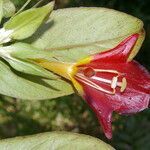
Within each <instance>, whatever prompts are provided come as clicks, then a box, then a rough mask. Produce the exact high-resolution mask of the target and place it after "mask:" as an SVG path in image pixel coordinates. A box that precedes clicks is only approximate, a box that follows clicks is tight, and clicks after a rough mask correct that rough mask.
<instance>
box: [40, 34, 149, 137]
mask: <svg viewBox="0 0 150 150" xmlns="http://www.w3.org/2000/svg"><path fill="white" fill-rule="evenodd" d="M138 37H139V35H138V34H133V35H131V36H129V37H128V38H126V39H125V40H124V41H122V42H121V43H120V44H119V45H118V46H116V47H115V48H113V49H110V50H108V51H105V52H102V53H99V54H95V55H92V56H89V57H87V58H85V59H83V60H80V61H79V62H77V63H74V64H70V63H62V62H61V63H60V62H47V61H38V64H40V65H41V66H43V67H44V68H47V69H49V70H51V71H53V72H55V73H57V74H59V75H61V76H63V77H65V78H67V79H69V80H71V81H72V83H73V85H74V87H75V88H76V89H77V91H78V92H79V94H80V95H81V96H82V97H83V99H84V100H85V101H86V102H87V103H88V105H89V106H90V107H91V108H92V110H93V111H94V112H95V114H96V116H97V118H98V120H99V122H100V124H101V126H102V128H103V131H104V133H105V135H106V137H107V138H108V139H111V138H112V128H111V122H112V112H117V113H119V114H133V113H137V112H139V111H142V110H144V109H146V108H148V105H149V99H150V74H149V72H148V71H147V70H146V69H145V68H144V67H143V66H141V65H140V64H139V63H138V62H136V61H133V60H132V61H130V62H128V61H127V59H128V57H129V55H130V53H131V51H132V49H133V47H134V45H135V43H136V41H137V39H138ZM54 66H55V67H54Z"/></svg>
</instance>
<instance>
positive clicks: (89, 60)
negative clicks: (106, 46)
mask: <svg viewBox="0 0 150 150" xmlns="http://www.w3.org/2000/svg"><path fill="white" fill-rule="evenodd" d="M92 59H93V56H89V57H86V58H84V59H82V60H80V61H78V62H77V63H76V64H75V66H80V65H85V64H88V63H90V62H91V60H92Z"/></svg>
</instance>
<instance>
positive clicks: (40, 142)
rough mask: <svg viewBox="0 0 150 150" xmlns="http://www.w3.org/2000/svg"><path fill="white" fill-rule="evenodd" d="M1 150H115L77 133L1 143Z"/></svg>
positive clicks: (34, 136) (49, 134) (35, 136)
mask: <svg viewBox="0 0 150 150" xmlns="http://www.w3.org/2000/svg"><path fill="white" fill-rule="evenodd" d="M0 149H1V150H114V148H113V147H111V146H110V145H108V144H106V143H104V142H103V141H101V140H99V139H97V138H94V137H91V136H87V135H83V134H77V133H69V132H51V133H42V134H37V135H32V136H26V137H17V138H12V139H6V140H2V141H0Z"/></svg>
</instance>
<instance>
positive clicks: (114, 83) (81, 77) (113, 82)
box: [76, 69, 127, 94]
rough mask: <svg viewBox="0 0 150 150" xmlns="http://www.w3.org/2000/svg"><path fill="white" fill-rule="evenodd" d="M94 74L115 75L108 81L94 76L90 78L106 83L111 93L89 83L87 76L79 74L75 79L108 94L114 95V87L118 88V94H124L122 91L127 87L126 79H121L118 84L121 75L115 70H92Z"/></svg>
mask: <svg viewBox="0 0 150 150" xmlns="http://www.w3.org/2000/svg"><path fill="white" fill-rule="evenodd" d="M93 70H94V71H95V72H105V73H113V74H116V76H114V77H113V78H112V80H109V79H105V78H101V77H97V76H95V75H93V76H91V77H90V78H91V79H94V80H96V81H100V82H103V83H107V84H110V87H111V88H112V91H109V90H106V89H104V88H102V87H100V86H99V85H97V84H95V83H94V82H92V81H90V80H89V79H88V78H89V77H87V76H84V75H82V74H81V73H78V74H77V75H76V77H77V78H78V80H80V81H82V82H83V83H85V84H87V85H89V86H91V87H93V88H95V89H97V90H99V91H102V92H105V93H108V94H115V92H116V87H117V86H118V87H120V92H124V90H125V89H126V86H127V81H126V78H122V82H118V77H119V76H120V75H121V73H119V72H118V71H116V70H105V69H93Z"/></svg>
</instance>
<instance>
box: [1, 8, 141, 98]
mask: <svg viewBox="0 0 150 150" xmlns="http://www.w3.org/2000/svg"><path fill="white" fill-rule="evenodd" d="M142 30H143V23H142V21H140V20H139V19H137V18H135V17H132V16H130V15H127V14H125V13H122V12H118V11H115V10H111V9H105V8H70V9H62V10H56V11H53V12H52V14H51V16H50V19H49V20H48V21H47V22H46V23H45V24H43V25H42V26H41V27H40V28H39V29H38V30H37V31H36V32H35V33H34V34H33V35H32V37H30V38H28V39H27V40H25V41H24V42H27V43H29V44H32V46H33V47H32V48H29V47H28V46H27V45H26V46H27V47H28V48H27V47H26V46H25V45H24V46H23V45H22V46H21V44H20V46H19V44H15V45H11V46H13V48H12V47H9V49H10V50H8V53H9V55H10V56H11V57H12V58H15V59H17V60H19V61H20V62H19V63H16V62H15V61H13V60H8V59H7V58H6V57H5V58H6V59H5V60H6V61H7V62H8V63H9V64H10V65H11V66H12V67H13V68H14V69H15V70H14V69H12V68H11V67H10V66H8V64H6V63H4V62H2V61H1V66H0V68H1V70H0V93H1V94H4V95H8V96H11V97H16V98H20V99H30V100H32V99H34V100H41V99H52V98H56V97H60V96H64V95H69V94H72V93H74V92H75V91H74V89H73V87H72V85H71V83H70V82H68V81H66V80H64V79H63V78H60V77H58V76H57V75H55V74H53V73H52V72H48V71H46V72H45V73H46V74H47V73H49V75H50V76H51V77H52V78H53V77H54V79H45V78H44V77H43V76H41V75H39V76H37V75H36V74H37V72H34V71H35V68H36V67H35V65H32V63H31V62H28V60H29V59H34V58H36V57H37V58H38V59H40V58H43V57H44V58H45V59H48V60H49V61H52V60H53V59H56V60H57V61H65V62H76V61H77V60H79V59H82V58H84V57H87V56H89V55H91V54H94V53H98V52H102V51H105V50H107V49H110V48H113V47H114V46H115V45H117V44H118V43H119V42H120V41H122V40H123V39H124V38H126V37H127V36H129V35H131V34H133V33H140V34H141V36H140V39H139V40H138V42H137V44H136V49H134V50H133V52H132V57H131V58H133V57H134V56H135V54H136V53H137V51H138V50H139V48H140V46H141V43H142V41H143V39H144V33H142ZM22 44H23V43H22ZM21 47H24V48H21ZM35 47H36V48H37V49H36V48H35ZM7 48H8V47H7ZM11 49H12V50H11ZM25 49H26V50H25ZM31 49H33V51H32V50H31ZM34 49H36V50H37V52H35V51H36V50H34ZM43 50H45V52H46V53H45V54H44V53H42V51H43ZM1 55H3V54H1ZM21 62H22V63H21ZM28 63H30V65H29V64H28ZM37 67H38V69H39V70H38V71H39V72H38V73H39V74H40V73H41V72H42V68H40V67H39V66H37ZM33 69H34V71H33ZM16 70H17V71H16ZM21 72H24V73H21ZM6 74H7V76H6ZM30 74H31V75H30ZM33 74H34V75H33ZM55 78H56V79H55Z"/></svg>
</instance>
